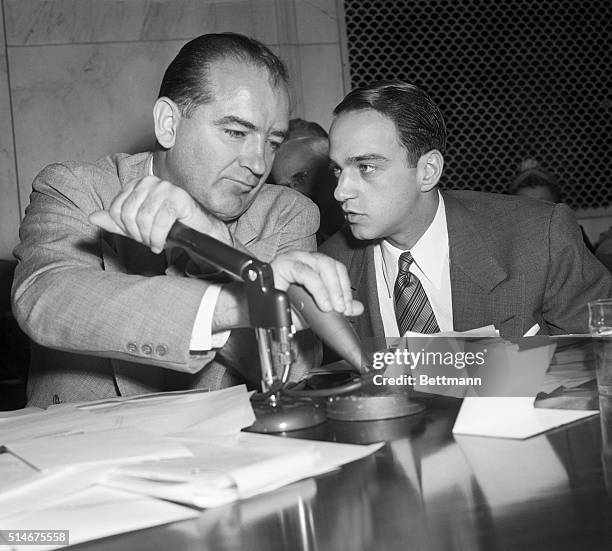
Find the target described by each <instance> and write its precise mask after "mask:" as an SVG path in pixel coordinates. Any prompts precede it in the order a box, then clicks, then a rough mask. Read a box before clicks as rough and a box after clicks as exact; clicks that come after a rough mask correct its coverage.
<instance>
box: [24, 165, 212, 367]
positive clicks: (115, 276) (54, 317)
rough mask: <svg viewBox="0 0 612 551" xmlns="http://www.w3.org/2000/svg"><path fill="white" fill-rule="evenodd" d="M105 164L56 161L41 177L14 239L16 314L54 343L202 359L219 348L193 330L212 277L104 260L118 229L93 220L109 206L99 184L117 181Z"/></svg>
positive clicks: (101, 352) (147, 359) (36, 335)
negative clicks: (199, 344)
mask: <svg viewBox="0 0 612 551" xmlns="http://www.w3.org/2000/svg"><path fill="white" fill-rule="evenodd" d="M99 173H100V170H99V169H98V168H97V167H95V166H93V165H91V166H83V165H71V164H56V165H51V166H49V167H47V168H46V169H44V170H43V171H42V172H41V173H40V174H39V175H38V176H37V178H36V179H35V181H34V183H33V191H32V195H31V202H30V205H29V207H28V209H27V211H26V216H25V218H24V220H23V222H22V224H21V228H20V238H21V242H20V244H19V245H18V246H17V248H16V249H15V256H16V257H17V258H18V260H19V264H18V267H17V269H16V272H15V279H14V283H13V291H12V300H13V311H14V314H15V317H16V319H17V320H18V322H19V324H20V326H21V327H22V329H23V330H24V331H25V332H26V333H27V334H28V335H29V336H30V337H31V338H32V339H33V340H34V341H36V342H38V343H39V344H42V345H44V346H47V347H51V348H56V349H60V350H65V351H70V352H79V353H84V354H93V355H96V356H105V357H111V358H118V359H122V360H128V361H133V362H142V363H147V364H152V365H156V366H160V367H166V368H170V369H176V370H180V371H185V370H186V371H193V370H194V369H196V368H197V366H198V365H199V366H200V367H203V366H204V365H206V364H207V363H208V362H209V361H210V360H212V358H213V357H214V353H212V352H211V353H208V354H203V355H199V356H191V355H190V353H189V340H190V335H191V328H192V327H193V322H194V319H195V316H196V312H197V308H198V305H199V303H200V300H201V297H202V295H203V293H204V290H205V289H206V285H207V284H206V283H203V282H201V281H198V280H194V279H190V278H182V277H168V276H165V275H161V276H153V277H147V276H146V275H136V274H131V273H120V272H118V271H116V270H114V269H113V267H112V266H108V265H107V266H105V259H104V249H105V247H107V248H108V249H109V250H111V248H110V245H109V244H108V240H109V239H110V238H109V236H108V234H105V233H104V232H103V231H102V230H100V229H99V228H97V227H96V226H94V225H92V224H90V223H89V220H88V215H89V214H90V213H91V212H93V211H95V210H99V209H103V208H104V207H105V206H107V205H105V204H104V200H103V198H102V197H103V196H104V194H103V193H99V186H101V185H105V184H108V181H103V180H104V178H102V177H101V176H100V174H99ZM96 179H97V180H98V182H97V183H96ZM106 180H108V178H107V179H106ZM111 185H112V184H111ZM117 185H118V184H117ZM119 191H120V190H119V188H118V189H117V190H115V194H116V193H118V192H119ZM139 247H140V249H141V252H142V254H144V255H147V254H149V252H148V250H146V249H145V247H143V246H139Z"/></svg>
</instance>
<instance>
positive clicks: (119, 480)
mask: <svg viewBox="0 0 612 551" xmlns="http://www.w3.org/2000/svg"><path fill="white" fill-rule="evenodd" d="M183 442H184V443H185V445H187V447H189V449H190V451H191V452H192V453H193V455H194V457H193V458H192V459H189V460H170V461H159V462H150V461H149V462H144V463H139V464H133V465H128V466H125V467H118V468H116V469H114V470H113V471H111V472H109V473H108V474H107V475H106V476H105V478H104V484H105V485H108V486H111V487H114V488H121V489H125V490H129V491H132V492H138V493H143V494H146V495H150V496H155V497H159V498H161V499H169V500H172V501H176V502H179V503H185V504H188V505H193V506H196V507H202V508H205V507H216V506H218V505H223V504H225V503H228V502H231V501H235V500H237V499H245V498H248V497H252V496H255V495H258V494H261V493H264V492H269V491H271V490H275V489H277V488H280V487H282V486H285V485H287V484H290V483H292V482H295V481H297V480H301V479H304V478H309V477H312V476H316V475H318V474H321V473H324V472H328V471H330V470H333V469H336V468H338V467H340V466H341V465H343V464H345V463H348V462H350V461H355V460H357V459H360V458H362V457H365V456H367V455H369V454H371V453H373V452H375V451H376V450H378V449H379V448H380V447H382V445H383V444H382V443H380V444H372V445H370V446H358V445H352V444H337V443H330V442H316V441H311V440H298V439H293V438H282V437H277V436H271V435H260V434H252V433H240V434H238V435H236V436H233V437H217V438H212V437H209V438H207V439H206V441H205V442H193V441H192V442H191V443H190V444H189V443H188V442H187V441H183Z"/></svg>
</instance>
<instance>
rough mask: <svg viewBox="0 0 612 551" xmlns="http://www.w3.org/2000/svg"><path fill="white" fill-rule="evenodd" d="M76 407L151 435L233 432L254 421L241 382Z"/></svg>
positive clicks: (117, 399)
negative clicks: (231, 385) (216, 387)
mask: <svg viewBox="0 0 612 551" xmlns="http://www.w3.org/2000/svg"><path fill="white" fill-rule="evenodd" d="M79 409H80V410H82V411H86V412H87V413H90V414H92V415H95V417H96V418H97V417H100V418H102V419H106V420H108V421H112V422H113V424H114V426H116V427H125V426H130V427H138V428H140V429H142V430H145V431H146V432H148V433H150V434H159V435H174V434H178V433H181V432H185V431H187V432H190V433H192V434H198V435H200V437H204V436H206V435H208V434H212V435H219V434H235V433H237V432H239V431H240V430H241V429H243V428H244V427H248V426H250V425H252V424H253V422H254V421H255V416H254V414H253V409H252V408H251V404H250V401H249V393H248V392H247V390H246V387H245V386H244V385H239V386H234V387H230V388H226V389H223V390H216V391H214V392H207V391H201V390H198V391H187V392H167V393H162V394H152V395H144V396H136V397H130V398H116V399H111V400H102V401H98V402H90V403H87V404H82V405H81V406H79Z"/></svg>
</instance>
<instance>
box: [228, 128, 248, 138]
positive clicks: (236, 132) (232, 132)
mask: <svg viewBox="0 0 612 551" xmlns="http://www.w3.org/2000/svg"><path fill="white" fill-rule="evenodd" d="M225 133H226V134H227V135H228V136H229V137H230V138H244V137H245V135H246V133H245V132H243V131H242V130H234V129H232V128H226V129H225Z"/></svg>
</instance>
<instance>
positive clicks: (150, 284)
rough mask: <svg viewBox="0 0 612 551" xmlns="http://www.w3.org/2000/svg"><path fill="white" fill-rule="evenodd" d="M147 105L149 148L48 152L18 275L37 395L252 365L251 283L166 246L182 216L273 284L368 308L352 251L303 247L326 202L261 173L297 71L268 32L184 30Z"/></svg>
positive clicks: (226, 377) (174, 382)
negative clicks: (194, 34) (354, 291)
mask: <svg viewBox="0 0 612 551" xmlns="http://www.w3.org/2000/svg"><path fill="white" fill-rule="evenodd" d="M153 119H154V125H155V134H156V137H157V142H158V147H157V149H156V150H155V151H153V152H146V153H142V154H137V155H126V154H118V155H112V156H109V157H106V158H104V159H101V160H99V161H97V162H96V163H81V162H66V163H61V164H54V165H50V166H49V167H47V168H46V169H44V170H43V171H42V172H41V173H40V174H39V175H38V177H37V178H36V180H35V181H34V184H33V193H32V196H31V203H30V206H29V207H28V209H27V213H26V217H25V219H24V221H23V223H22V226H21V243H20V245H18V247H17V248H16V250H15V254H16V256H17V258H18V259H19V265H18V268H17V271H16V274H15V281H14V285H13V310H14V312H15V315H16V318H17V320H18V321H19V323H20V325H21V327H22V328H23V329H24V330H25V331H26V333H28V334H29V335H30V337H31V338H32V340H33V341H34V342H35V344H34V347H33V350H32V360H31V368H30V376H29V382H28V403H29V404H32V405H47V404H49V403H52V402H55V403H57V402H71V401H79V400H92V399H98V398H106V397H111V396H116V395H132V394H141V393H146V392H154V391H161V390H172V389H178V388H200V387H208V388H218V387H221V386H226V385H228V384H232V383H235V382H237V381H240V380H242V381H245V380H246V381H247V382H251V383H254V382H257V381H258V379H259V374H258V369H259V368H258V362H257V357H256V356H257V353H256V351H255V349H253V348H251V349H249V348H248V347H246V348H245V346H242V339H240V338H239V337H240V335H239V333H240V332H241V331H240V328H244V327H246V326H248V322H249V320H248V314H247V309H246V303H245V296H244V293H243V287H242V285H241V284H240V283H236V282H232V283H227V282H225V283H223V284H218V283H215V281H216V277H217V276H218V274H214V273H210V270H209V267H208V266H200V265H198V264H197V263H196V262H194V261H191V260H189V259H188V257H187V255H186V254H185V253H184V252H183V251H181V250H177V249H171V250H164V247H165V242H166V237H167V235H168V232H169V230H170V228H171V226H172V225H173V223H174V222H175V221H177V220H178V221H180V222H182V223H183V224H185V225H187V226H190V227H192V228H194V229H196V230H198V231H200V232H203V233H207V234H210V235H212V236H213V237H216V238H218V239H219V240H221V241H223V242H225V243H228V244H230V245H232V246H234V247H237V248H241V249H244V250H246V251H248V252H249V253H250V254H251V255H253V256H256V257H258V258H259V259H260V260H263V261H266V262H270V263H271V265H272V268H273V272H274V278H275V285H276V287H277V288H280V289H283V290H284V289H287V287H288V286H289V284H290V283H298V284H301V285H304V286H305V287H306V288H307V289H308V290H309V291H310V292H311V294H312V295H313V297H314V299H315V301H316V302H317V304H318V305H319V307H320V308H321V309H323V310H332V309H335V310H336V311H339V312H343V313H345V314H349V315H350V314H356V313H359V311H360V305H358V304H356V303H355V302H354V301H353V300H352V297H351V290H350V284H349V280H348V276H347V274H346V270H345V269H344V267H343V266H341V265H340V264H339V263H338V262H336V261H333V260H331V259H330V258H327V257H325V256H323V255H321V254H318V253H313V252H309V251H313V250H314V249H315V232H316V230H317V222H318V213H317V210H316V207H315V206H314V205H313V204H312V203H311V202H310V201H309V200H308V199H306V198H304V197H303V196H302V195H301V194H299V193H297V192H294V191H292V190H288V189H285V188H281V187H278V186H272V185H267V184H265V183H264V182H265V180H266V177H267V175H268V172H269V171H270V168H271V165H272V160H273V158H274V154H275V151H276V149H277V148H278V146H279V144H280V143H281V142H282V140H283V137H284V135H285V133H286V131H287V125H288V120H289V98H288V91H287V72H286V69H285V67H284V65H283V64H282V62H281V61H280V60H279V59H278V58H277V57H276V56H275V55H274V54H273V53H272V52H270V50H268V48H266V47H265V46H264V45H263V44H260V43H259V42H257V41H255V40H252V39H250V38H247V37H244V36H242V35H237V34H232V33H223V34H215V35H204V36H201V37H199V38H197V39H194V40H192V41H191V42H189V43H187V44H186V45H185V46H184V47H183V48H182V49H181V51H180V52H179V54H178V55H177V57H176V58H175V59H174V60H173V62H172V63H171V64H170V65H169V67H168V69H167V70H166V73H165V75H164V78H163V81H162V84H161V89H160V93H159V98H158V99H157V101H156V102H155V105H154V108H153ZM162 251H163V252H162ZM160 253H161V254H160ZM185 275H188V276H192V277H185ZM230 331H231V332H232V336H231V338H230V340H229V341H228V337H229V333H230ZM234 337H236V340H238V341H240V342H239V343H238V344H236V343H233V344H232V339H233V338H234ZM246 340H249V339H246ZM217 352H218V353H217Z"/></svg>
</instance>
